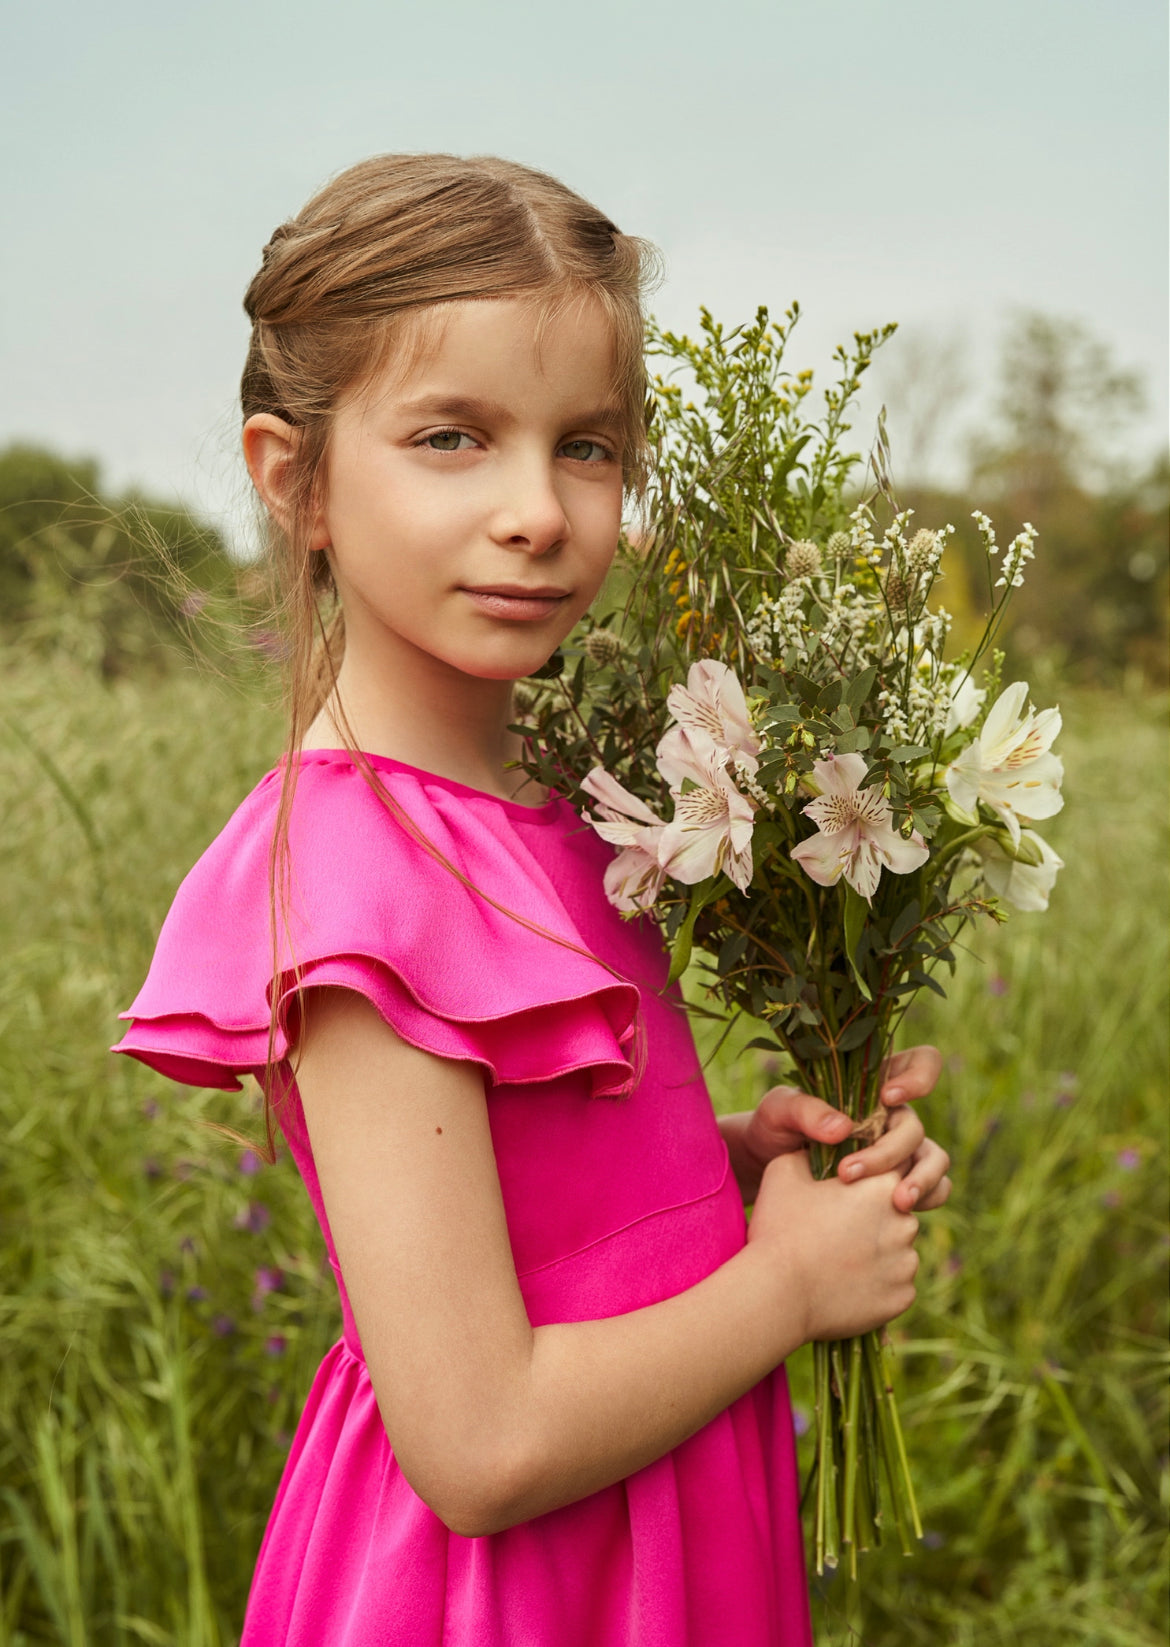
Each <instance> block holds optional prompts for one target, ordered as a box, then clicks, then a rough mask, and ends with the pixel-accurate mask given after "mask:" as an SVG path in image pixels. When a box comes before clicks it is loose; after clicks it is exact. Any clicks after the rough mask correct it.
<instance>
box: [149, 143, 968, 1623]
mask: <svg viewBox="0 0 1170 1647" xmlns="http://www.w3.org/2000/svg"><path fill="white" fill-rule="evenodd" d="M652 262H653V252H652V248H650V247H649V246H648V245H647V244H646V243H645V242H642V241H639V240H637V239H634V238H632V237H630V236H627V235H623V234H622V233H620V231H619V230H618V229H617V228H615V226H614V225H613V224H612V223H611V222H609V221H608V220H607V219H606V218H605V217H604V216H602V215H601V213H599V212H598V211H596V210H595V209H594V208H593V207H592V206H590V205H589V204H588V203H587V202H585V201H584V200H582V199H580V198H579V197H578V196H576V195H574V194H572V193H570V191H569V190H568V189H566V188H564V187H563V186H562V185H561V184H559V183H557V182H555V181H554V180H553V179H552V178H550V177H547V176H545V175H543V174H541V173H539V172H535V171H531V170H528V169H526V168H525V167H522V166H519V165H514V164H511V163H509V162H506V161H503V160H496V159H490V158H483V157H479V158H475V159H470V160H461V159H457V158H455V157H453V156H449V155H400V156H394V155H392V156H383V157H380V158H377V159H373V160H369V161H366V162H364V163H363V164H361V165H358V166H355V167H353V168H352V169H351V170H350V171H348V172H346V173H344V174H343V175H342V176H341V177H339V178H338V179H337V180H336V181H334V182H333V183H331V184H330V185H329V186H328V187H326V188H325V189H323V190H322V191H321V193H320V194H318V195H317V196H316V197H315V198H314V199H313V200H312V201H310V202H309V204H308V205H307V206H306V207H305V209H304V210H303V211H302V212H301V213H300V214H299V215H298V216H297V217H295V218H294V219H293V220H292V221H291V222H289V223H287V224H285V225H283V226H282V227H281V228H280V229H278V230H277V232H276V233H275V234H274V235H273V237H272V240H271V241H270V243H269V245H268V246H267V247H266V248H265V251H264V262H263V267H262V268H261V270H260V272H259V273H258V274H257V275H256V277H255V279H254V280H253V282H252V284H251V286H250V287H249V290H248V294H247V300H246V307H247V310H248V313H249V315H250V316H251V318H252V322H253V332H252V342H251V347H250V350H249V353H248V360H247V365H246V368H245V371H244V378H243V397H242V398H243V412H244V419H245V421H244V451H245V455H246V459H247V463H248V468H249V471H250V473H251V476H252V479H253V481H254V483H255V486H256V488H257V491H258V493H259V495H260V497H261V499H262V500H263V503H264V505H265V508H266V510H267V513H268V517H269V520H270V522H271V544H270V548H271V553H272V555H273V556H274V557H276V559H277V562H278V565H279V567H280V568H281V575H282V578H283V596H282V598H283V600H284V603H285V609H286V611H287V613H288V615H289V620H290V643H289V646H290V660H289V666H290V674H291V698H290V707H291V713H290V726H289V739H288V748H287V751H286V756H285V759H284V760H283V761H282V763H281V765H280V766H279V767H278V768H277V769H276V770H275V771H273V772H270V773H269V774H268V775H267V776H266V777H265V778H263V779H262V780H261V781H260V783H259V784H258V786H257V787H256V789H255V790H253V792H252V793H251V795H249V796H248V797H247V798H246V799H245V800H244V802H243V803H242V805H241V806H240V808H239V809H238V811H237V812H236V813H235V815H234V816H233V817H232V818H231V819H230V820H229V822H228V824H227V826H226V827H225V829H224V830H223V832H222V834H221V835H220V836H219V837H218V838H217V839H216V840H215V841H214V842H213V843H212V845H211V846H210V847H209V848H208V850H207V852H206V853H205V854H204V856H203V857H202V858H201V859H200V860H199V862H198V863H197V864H196V865H195V867H194V869H193V870H192V871H191V873H190V874H189V875H188V876H187V878H186V880H185V881H184V882H183V885H182V886H181V887H180V889H179V892H178V894H177V896H176V898H175V902H174V905H173V907H172V909H171V911H170V913H169V915H168V916H167V919H166V922H165V924H164V926H163V930H162V934H161V937H160V939H159V943H158V948H157V951H156V954H155V958H154V961H153V964H152V966H151V969H150V974H149V976H148V978H147V980H146V983H145V985H144V987H143V989H142V991H141V993H140V994H139V996H138V998H137V1000H136V1001H135V1002H134V1005H133V1006H132V1007H131V1008H130V1010H129V1011H128V1012H127V1013H125V1014H124V1016H125V1017H126V1018H128V1019H129V1020H130V1027H129V1030H128V1032H127V1034H126V1035H125V1037H124V1039H123V1040H122V1041H121V1042H120V1044H119V1047H118V1050H119V1051H122V1052H128V1053H131V1054H133V1055H134V1056H135V1057H137V1058H141V1059H142V1060H143V1061H144V1062H146V1063H148V1064H150V1065H151V1066H153V1067H154V1068H155V1069H157V1070H160V1071H161V1072H163V1073H164V1074H167V1075H170V1076H173V1077H174V1078H175V1079H177V1080H180V1081H188V1082H191V1083H195V1084H199V1085H212V1086H220V1087H226V1088H233V1087H235V1086H236V1085H237V1080H236V1077H237V1076H238V1075H239V1074H240V1073H241V1072H251V1073H252V1074H254V1075H256V1076H257V1078H258V1079H259V1080H260V1081H261V1082H262V1084H263V1085H264V1087H265V1094H266V1115H270V1114H271V1112H272V1111H274V1112H275V1115H276V1118H277V1120H278V1122H279V1125H280V1128H281V1130H282V1131H283V1133H284V1136H285V1138H286V1140H287V1143H288V1147H289V1150H290V1152H291V1154H292V1156H293V1158H294V1160H295V1161H296V1164H297V1166H298V1168H299V1170H300V1172H301V1174H302V1176H303V1177H304V1180H305V1184H306V1187H307V1189H308V1192H309V1195H310V1197H311V1199H312V1202H313V1206H314V1209H315V1211H316V1213H317V1216H318V1218H319V1219H320V1222H321V1227H322V1230H323V1232H324V1236H325V1241H326V1245H327V1247H328V1250H329V1256H330V1259H331V1261H332V1263H333V1267H334V1269H335V1271H336V1274H337V1280H338V1286H339V1288H340V1292H341V1304H342V1312H343V1318H344V1329H345V1330H344V1335H343V1337H342V1339H341V1341H340V1342H339V1343H338V1344H336V1345H335V1346H334V1347H333V1349H332V1350H331V1351H330V1352H329V1354H328V1355H327V1356H326V1357H325V1360H324V1362H323V1363H322V1366H321V1368H320V1371H319V1373H318V1375H317V1378H316V1380H315V1382H314V1384H313V1387H312V1390H311V1391H310V1394H309V1398H308V1402H307V1404H306V1407H305V1412H304V1415H303V1417H302V1420H301V1423H300V1426H299V1428H298V1430H297V1434H296V1437H295V1439H294V1441H293V1445H292V1448H291V1451H290V1455H289V1459H288V1464H287V1467H286V1469H285V1472H284V1477H283V1480H282V1482H281V1486H280V1490H279V1493H278V1496H277V1500H276V1504H275V1507H274V1509H273V1512H272V1517H271V1520H270V1522H269V1526H268V1529H267V1532H266V1534H265V1537H264V1541H263V1544H262V1546H261V1550H260V1556H259V1561H258V1565H257V1568H256V1574H255V1578H254V1581H253V1585H252V1590H251V1595H250V1598H249V1603H248V1610H247V1616H246V1621H245V1624H244V1630H243V1647H275V1644H277V1643H281V1644H284V1643H290V1644H291V1643H296V1644H298V1647H322V1644H324V1647H375V1644H378V1647H440V1644H443V1647H619V1644H620V1647H719V1644H723V1643H727V1644H731V1643H734V1644H735V1647H765V1644H767V1647H781V1644H782V1647H795V1644H798V1643H799V1644H806V1643H808V1642H809V1640H810V1634H809V1621H808V1607H807V1596H806V1586H805V1581H804V1571H803V1562H802V1551H801V1537H800V1528H799V1522H798V1514H797V1484H796V1474H795V1464H794V1453H793V1429H792V1417H791V1412H790V1408H789V1403H788V1394H787V1386H786V1384H785V1378H784V1368H783V1362H784V1358H785V1356H786V1355H788V1354H789V1352H790V1351H792V1350H795V1349H796V1348H797V1347H798V1346H799V1345H801V1344H803V1343H805V1342H806V1341H808V1340H811V1339H816V1338H835V1337H843V1336H847V1335H850V1334H854V1333H860V1332H862V1331H864V1330H866V1329H868V1328H871V1327H875V1326H878V1325H880V1324H881V1323H883V1322H886V1321H889V1320H891V1319H892V1318H893V1317H894V1316H896V1315H898V1314H900V1313H901V1312H902V1311H904V1310H905V1309H906V1308H907V1307H908V1306H909V1305H910V1303H911V1302H912V1300H913V1298H914V1274H915V1269H916V1266H917V1256H916V1253H915V1250H914V1239H915V1235H916V1232H917V1221H916V1218H915V1216H914V1214H913V1213H912V1212H911V1208H912V1207H914V1206H915V1205H916V1206H917V1209H918V1210H922V1209H924V1208H927V1207H931V1206H938V1205H940V1204H941V1203H942V1202H943V1201H944V1200H945V1199H946V1196H947V1194H948V1191H949V1183H948V1180H947V1178H946V1176H945V1173H946V1170H947V1164H948V1163H947V1159H946V1156H945V1155H944V1154H943V1152H942V1150H941V1149H939V1147H938V1146H937V1145H934V1144H932V1143H930V1142H929V1141H927V1140H925V1138H924V1136H923V1131H922V1127H921V1125H920V1124H919V1123H918V1121H917V1119H916V1118H915V1117H914V1115H913V1112H912V1111H911V1110H909V1109H907V1108H906V1107H905V1105H906V1101H907V1100H908V1099H912V1098H915V1097H919V1096H921V1095H923V1094H924V1093H925V1092H927V1091H928V1090H929V1089H930V1088H931V1087H932V1086H933V1083H934V1080H935V1078H936V1076H937V1071H938V1057H937V1054H936V1053H934V1051H933V1049H930V1048H924V1049H918V1050H917V1051H916V1052H914V1053H909V1054H903V1055H900V1057H898V1058H897V1059H895V1060H894V1061H893V1062H892V1063H891V1066H890V1068H889V1070H888V1071H887V1079H886V1084H885V1087H884V1089H883V1093H882V1096H883V1100H884V1102H885V1103H886V1104H888V1105H890V1106H891V1125H890V1127H889V1129H888V1131H887V1132H886V1134H885V1136H884V1137H882V1138H881V1139H880V1140H879V1141H878V1142H877V1143H875V1144H873V1145H872V1146H871V1147H869V1148H868V1149H865V1150H863V1151H861V1152H860V1153H859V1154H856V1155H854V1156H852V1157H850V1159H849V1161H848V1164H847V1165H844V1166H843V1167H842V1169H841V1172H840V1174H839V1175H838V1177H836V1178H834V1179H831V1180H829V1181H826V1182H823V1183H818V1182H816V1181H814V1180H813V1178H812V1176H811V1173H810V1170H809V1166H808V1162H807V1155H806V1154H805V1153H804V1151H803V1149H802V1147H801V1146H802V1145H803V1144H804V1143H806V1142H807V1140H808V1139H812V1138H815V1139H819V1140H822V1141H826V1142H835V1141H839V1140H840V1139H841V1138H842V1137H843V1136H844V1135H845V1133H846V1132H847V1131H848V1123H847V1122H846V1121H845V1120H844V1118H843V1117H841V1116H839V1115H838V1114H837V1113H836V1112H834V1111H832V1110H830V1109H828V1108H827V1106H825V1105H823V1104H821V1103H819V1102H818V1101H817V1100H815V1099H812V1098H810V1097H808V1096H806V1095H803V1094H799V1093H796V1092H793V1091H790V1090H788V1089H783V1088H781V1089H776V1090H774V1091H772V1092H770V1093H768V1094H766V1095H764V1097H763V1098H762V1100H761V1102H760V1104H759V1107H758V1108H757V1109H756V1110H755V1111H754V1112H751V1113H747V1114H741V1115H733V1116H725V1117H721V1118H719V1119H718V1120H717V1119H716V1117H715V1115H714V1114H713V1112H712V1108H711V1103H710V1100H709V1098H708V1095H707V1091H706V1088H705V1086H704V1084H703V1079H702V1075H701V1072H700V1069H699V1065H698V1061H697V1058H696V1054H695V1049H694V1044H693V1041H692V1039H691V1035H690V1032H689V1029H688V1026H687V1020H686V1018H685V1016H684V1014H683V1013H682V1011H681V1010H680V1005H679V996H678V991H677V989H676V988H672V989H670V990H666V989H665V988H664V983H665V976H666V961H665V957H664V954H663V952H662V948H661V944H660V941H659V939H658V936H657V934H656V930H655V928H654V927H653V925H652V923H651V922H650V921H649V919H648V918H641V919H639V920H637V921H635V922H632V923H629V922H623V921H622V920H621V919H620V917H619V916H618V914H617V912H616V911H615V910H614V909H613V908H612V907H611V906H610V904H609V903H608V901H607V900H606V898H605V896H604V892H603V887H602V879H603V875H604V872H605V868H606V864H607V863H608V862H609V861H610V857H611V849H610V848H609V847H607V846H606V845H604V844H603V843H602V842H601V841H600V840H599V839H598V837H597V836H596V834H595V833H594V832H593V831H592V830H591V829H590V828H588V827H587V826H585V825H583V823H582V821H581V819H580V818H579V817H578V816H577V815H576V814H575V813H574V811H573V810H572V809H571V808H570V806H569V805H568V804H567V803H566V802H565V801H564V800H563V799H561V798H559V797H558V796H556V795H546V794H542V793H540V792H538V791H537V790H535V788H534V786H533V785H532V784H531V783H529V782H525V781H524V780H523V778H522V776H521V775H520V774H519V773H518V769H517V767H516V757H517V755H518V753H519V750H518V748H517V740H516V737H515V735H514V734H513V733H511V732H510V731H509V730H508V727H509V724H510V722H511V721H512V720H513V718H514V712H513V709H512V689H513V684H514V682H516V681H517V680H519V679H521V678H522V677H524V676H526V675H530V674H531V673H533V671H535V670H537V669H539V668H540V667H541V666H542V665H543V664H544V663H545V662H546V660H547V659H548V658H549V656H550V654H551V653H552V652H553V651H554V649H555V648H556V646H557V645H558V643H559V642H560V641H562V640H563V639H564V638H565V637H566V636H567V634H568V633H569V631H570V630H571V629H572V627H573V625H574V624H575V623H576V622H577V620H578V619H579V618H580V617H581V615H582V613H583V612H584V611H585V610H586V608H587V607H588V605H589V603H590V602H591V600H592V599H593V598H594V596H595V595H596V594H597V592H598V589H599V588H600V585H601V582H602V580H603V578H604V576H605V574H606V571H607V569H608V567H609V565H610V561H611V559H612V557H613V554H614V551H615V547H616V543H617V538H618V532H619V525H620V522H621V519H622V511H623V505H624V504H625V503H628V502H630V501H631V500H634V501H636V500H637V499H639V498H640V497H641V496H642V494H643V490H644V487H645V482H646V476H647V445H646V431H645V423H644V416H645V413H644V406H645V395H646V377H645V369H644V365H643V360H642V337H643V315H642V309H641V299H642V291H643V287H644V284H645V279H646V276H647V274H648V272H649V270H650V269H651V267H652ZM322 613H324V614H326V616H322V615H320V614H322ZM329 614H332V615H329ZM315 627H316V629H317V630H318V639H317V644H316V646H315V647H314V628H315ZM269 1106H271V1108H269ZM269 1126H270V1129H271V1121H269ZM271 1137H272V1133H271V1130H270V1131H269V1139H270V1142H271ZM847 1180H848V1181H847ZM854 1180H856V1181H854ZM745 1201H746V1202H748V1203H752V1202H754V1212H753V1215H752V1218H751V1222H750V1225H748V1226H747V1227H746V1234H745V1220H744V1212H743V1206H744V1202H745Z"/></svg>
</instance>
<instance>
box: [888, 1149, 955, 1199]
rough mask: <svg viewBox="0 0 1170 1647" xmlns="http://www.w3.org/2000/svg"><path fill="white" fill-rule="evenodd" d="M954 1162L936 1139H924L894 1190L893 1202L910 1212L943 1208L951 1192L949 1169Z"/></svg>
mask: <svg viewBox="0 0 1170 1647" xmlns="http://www.w3.org/2000/svg"><path fill="white" fill-rule="evenodd" d="M950 1164H951V1161H950V1157H949V1156H948V1154H947V1152H946V1150H945V1149H943V1148H942V1146H941V1145H939V1144H936V1143H935V1141H934V1139H933V1138H927V1139H925V1140H924V1141H923V1143H922V1145H921V1147H920V1148H919V1149H918V1150H917V1151H916V1153H915V1156H914V1161H913V1163H912V1165H911V1167H910V1170H909V1171H908V1172H907V1174H906V1176H905V1177H904V1178H903V1179H902V1182H901V1183H900V1184H899V1185H898V1188H897V1190H895V1192H894V1205H895V1206H896V1207H899V1208H901V1209H902V1210H903V1211H906V1212H908V1211H909V1210H910V1208H911V1207H913V1208H914V1209H915V1211H916V1212H929V1211H930V1210H931V1209H932V1208H934V1207H941V1206H942V1205H943V1203H944V1202H945V1201H946V1199H947V1197H948V1196H949V1195H950V1193H951V1183H950V1179H949V1178H948V1177H947V1170H948V1168H949V1167H950ZM944 1185H945V1188H944Z"/></svg>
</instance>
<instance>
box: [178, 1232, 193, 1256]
mask: <svg viewBox="0 0 1170 1647" xmlns="http://www.w3.org/2000/svg"><path fill="white" fill-rule="evenodd" d="M179 1251H180V1252H190V1253H193V1252H194V1251H195V1237H194V1236H193V1235H184V1237H183V1239H182V1240H181V1241H180V1242H179Z"/></svg>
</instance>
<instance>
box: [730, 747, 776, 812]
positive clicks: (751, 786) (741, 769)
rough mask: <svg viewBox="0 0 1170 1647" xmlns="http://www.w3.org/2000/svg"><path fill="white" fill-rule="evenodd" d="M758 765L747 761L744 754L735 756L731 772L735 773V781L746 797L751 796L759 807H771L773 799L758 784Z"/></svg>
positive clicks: (732, 759) (733, 756)
mask: <svg viewBox="0 0 1170 1647" xmlns="http://www.w3.org/2000/svg"><path fill="white" fill-rule="evenodd" d="M757 769H758V763H757V762H755V761H750V760H747V759H745V757H744V756H743V755H742V754H733V755H732V758H731V770H732V771H733V772H734V773H735V781H736V783H737V784H738V785H739V787H740V788H741V789H742V790H743V792H744V794H745V795H750V796H751V798H752V800H753V801H755V803H756V805H757V806H769V805H770V804H771V799H772V797H771V796H770V795H769V794H768V793H767V791H766V790H764V789H761V787H760V785H759V784H758V783H757V782H756V771H757Z"/></svg>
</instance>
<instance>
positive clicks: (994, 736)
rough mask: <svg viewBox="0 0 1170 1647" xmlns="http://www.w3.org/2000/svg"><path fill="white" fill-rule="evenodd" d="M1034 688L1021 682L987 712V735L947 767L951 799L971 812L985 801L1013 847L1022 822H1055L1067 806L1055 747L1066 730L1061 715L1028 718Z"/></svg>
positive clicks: (1051, 713)
mask: <svg viewBox="0 0 1170 1647" xmlns="http://www.w3.org/2000/svg"><path fill="white" fill-rule="evenodd" d="M1027 701H1028V683H1027V682H1026V681H1016V682H1014V684H1013V685H1011V686H1009V687H1008V688H1007V689H1006V691H1004V692H1001V693H1000V695H999V697H998V698H997V699H996V700H995V702H994V703H993V704H992V706H991V708H990V709H989V710H988V712H987V719H986V720H985V721H984V723H983V731H982V732H981V733H980V735H979V736H978V737H977V738H975V739H974V740H973V741H972V742H971V743H969V744H968V745H967V747H966V749H964V750H963V752H962V754H961V755H960V756H959V757H958V758H957V759H956V760H953V761H952V762H951V764H950V766H948V767H947V789H948V790H949V792H950V795H951V799H952V800H953V801H954V802H955V804H956V805H957V806H961V807H962V808H963V809H964V811H966V812H974V811H975V807H976V803H977V802H978V801H983V802H985V804H986V805H987V806H989V807H991V809H992V811H993V812H995V813H996V814H997V815H998V816H999V817H1000V818H1002V820H1003V822H1004V824H1005V825H1006V827H1007V831H1008V834H1009V835H1010V836H1011V838H1012V842H1013V844H1015V843H1017V842H1018V841H1019V839H1020V820H1021V819H1022V818H1023V819H1031V818H1051V817H1052V816H1053V814H1054V813H1056V812H1059V811H1060V809H1061V807H1062V806H1063V805H1064V797H1063V796H1062V795H1061V793H1060V785H1061V782H1062V780H1063V778H1064V766H1063V764H1062V763H1061V760H1060V757H1059V756H1058V755H1053V754H1051V753H1050V750H1049V746H1050V745H1051V743H1052V740H1053V738H1055V736H1056V734H1057V733H1058V732H1059V731H1060V710H1059V709H1043V710H1041V711H1040V713H1039V714H1037V712H1036V711H1035V710H1034V709H1028V710H1027V712H1026V713H1025V712H1024V711H1025V705H1026V704H1027Z"/></svg>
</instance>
